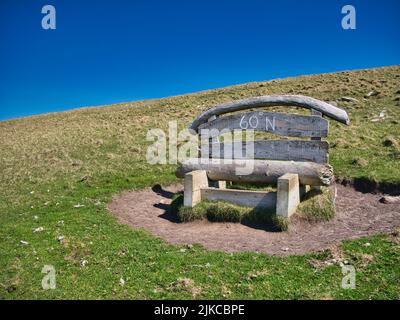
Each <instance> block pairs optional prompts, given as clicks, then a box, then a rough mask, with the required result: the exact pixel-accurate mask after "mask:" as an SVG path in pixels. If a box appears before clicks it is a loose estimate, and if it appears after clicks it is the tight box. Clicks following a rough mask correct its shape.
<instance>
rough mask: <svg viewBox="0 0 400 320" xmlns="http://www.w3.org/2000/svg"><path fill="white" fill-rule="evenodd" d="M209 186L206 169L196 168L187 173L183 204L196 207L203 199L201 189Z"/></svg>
mask: <svg viewBox="0 0 400 320" xmlns="http://www.w3.org/2000/svg"><path fill="white" fill-rule="evenodd" d="M207 187H208V178H207V173H206V171H205V170H196V171H192V172H189V173H187V174H185V182H184V192H183V205H184V206H188V207H194V206H195V205H196V204H197V203H199V202H200V201H201V189H202V188H207Z"/></svg>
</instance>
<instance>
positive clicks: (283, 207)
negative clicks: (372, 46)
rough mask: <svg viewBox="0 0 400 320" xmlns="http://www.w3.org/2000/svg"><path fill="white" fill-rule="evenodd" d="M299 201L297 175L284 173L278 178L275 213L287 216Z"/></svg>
mask: <svg viewBox="0 0 400 320" xmlns="http://www.w3.org/2000/svg"><path fill="white" fill-rule="evenodd" d="M299 203H300V190H299V176H298V175H297V174H293V173H286V174H284V175H283V176H281V177H279V178H278V190H277V202H276V214H277V215H279V216H283V217H286V218H289V217H290V216H291V215H292V214H293V213H295V212H296V209H297V206H298V205H299Z"/></svg>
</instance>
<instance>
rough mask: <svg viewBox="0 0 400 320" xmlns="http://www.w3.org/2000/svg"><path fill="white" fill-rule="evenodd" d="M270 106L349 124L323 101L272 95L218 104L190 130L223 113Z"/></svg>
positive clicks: (337, 109) (342, 112)
mask: <svg viewBox="0 0 400 320" xmlns="http://www.w3.org/2000/svg"><path fill="white" fill-rule="evenodd" d="M271 106H297V107H303V108H307V109H315V110H317V111H320V112H321V113H322V114H324V115H326V116H328V117H330V118H332V119H334V120H337V121H339V122H342V123H344V124H349V123H350V119H349V117H348V115H347V113H346V111H345V110H343V109H340V108H338V107H335V106H333V105H331V104H329V103H326V102H324V101H321V100H317V99H314V98H311V97H306V96H300V95H272V96H260V97H254V98H249V99H244V100H239V101H232V102H228V103H224V104H220V105H218V106H216V107H214V108H211V109H209V110H207V111H205V112H203V113H202V114H201V115H199V116H198V117H197V118H196V119H195V120H194V121H193V123H192V125H191V126H190V128H191V129H193V130H195V131H197V130H198V128H199V126H200V125H201V124H202V123H205V122H207V120H208V119H209V118H210V117H212V116H217V115H221V114H224V113H229V112H235V111H240V110H245V109H251V108H263V107H271Z"/></svg>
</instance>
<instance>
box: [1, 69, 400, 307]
mask: <svg viewBox="0 0 400 320" xmlns="http://www.w3.org/2000/svg"><path fill="white" fill-rule="evenodd" d="M399 83H400V68H399V67H397V66H396V67H387V68H379V69H370V70H360V71H354V72H340V73H334V74H324V75H315V76H304V77H296V78H287V79H278V80H273V81H267V82H258V83H249V84H244V85H239V86H233V87H227V88H222V89H217V90H209V91H204V92H200V93H195V94H191V95H185V96H177V97H171V98H166V99H160V100H148V101H141V102H134V103H123V104H117V105H112V106H105V107H101V108H86V109H79V110H72V111H68V112H63V113H52V114H46V115H40V116H35V117H29V118H22V119H15V120H9V121H3V122H0V141H1V144H0V270H1V272H0V298H2V299H55V298H63V299H76V298H78V299H88V298H93V299H101V298H109V299H124V298H131V299H138V298H142V299H154V298H171V299H182V298H198V299H204V298H225V299H232V298H248V299H264V298H266V299H314V298H322V299H399V298H400V296H399V292H400V290H399V283H400V281H399V280H400V279H399V278H400V276H399V275H400V263H399V262H400V261H399V260H400V259H399V243H398V241H397V240H396V239H398V237H395V236H390V235H377V236H372V237H367V238H363V239H359V240H352V241H345V242H344V243H343V244H342V245H341V246H339V249H337V250H340V252H341V255H340V256H341V258H343V259H346V260H348V261H350V262H351V263H353V264H354V266H355V267H356V270H357V286H356V289H355V290H345V289H342V288H341V287H340V284H341V279H342V273H341V268H340V266H339V265H338V264H332V265H326V266H325V264H324V262H325V261H326V259H328V258H327V257H328V256H330V255H332V252H325V253H314V254H309V255H304V256H290V257H285V258H281V257H272V256H267V255H264V254H257V253H240V254H228V253H223V252H213V251H207V250H205V249H203V248H202V247H200V246H191V247H187V246H172V245H168V244H166V243H164V242H163V241H162V240H160V239H158V238H155V237H153V236H151V235H150V234H149V233H147V232H145V231H143V230H137V229H131V228H129V227H127V226H124V225H121V224H119V223H118V222H117V221H116V220H115V218H114V217H113V216H111V215H110V213H109V212H108V210H107V207H106V205H107V203H108V202H109V201H110V199H111V197H112V195H113V194H114V193H117V192H121V191H123V190H127V189H140V188H143V187H146V186H151V185H154V184H156V183H160V184H163V185H166V184H169V183H172V182H176V181H177V179H176V178H175V176H174V170H175V167H176V166H175V165H165V166H153V165H150V164H148V163H147V162H146V157H145V155H146V149H147V146H148V145H149V142H147V141H146V133H147V130H148V129H150V128H161V129H164V130H165V129H166V128H167V126H168V121H170V120H178V125H179V128H184V127H186V126H187V125H188V124H189V123H190V121H191V120H192V119H193V118H194V117H195V116H196V115H197V114H199V113H200V112H202V111H204V110H206V109H208V108H210V107H211V106H213V105H215V104H217V103H221V102H225V101H229V100H232V99H240V98H246V97H251V96H256V95H265V94H274V93H276V94H277V93H279V94H303V95H309V96H313V97H315V98H319V99H322V100H326V101H335V100H336V99H338V98H340V97H342V96H350V97H353V98H356V99H357V100H358V101H359V102H358V103H348V102H338V105H339V106H341V107H343V108H345V109H346V110H347V111H348V113H349V115H350V119H351V121H352V123H351V125H350V126H343V125H341V124H338V123H335V121H330V134H329V136H328V141H329V142H330V144H331V152H330V163H331V164H332V165H333V167H334V170H335V173H336V175H338V176H342V177H348V178H366V179H371V180H375V181H378V182H383V183H395V184H398V183H399V182H400V162H399V158H398V157H399V150H398V145H399V141H400V137H399V132H400V130H399V123H400V115H399V112H398V108H399V100H398V97H399V96H400V91H399V87H400V86H399ZM372 90H377V91H379V92H380V93H379V94H378V95H377V96H373V97H369V98H364V96H365V95H366V93H368V92H369V91H372ZM274 110H276V111H280V110H282V111H288V109H287V108H286V109H281V108H275V109H274ZM382 110H385V117H384V118H380V119H379V121H371V120H374V119H375V118H376V117H378V116H379V114H380V112H381V111H382ZM289 111H296V112H302V111H300V110H299V109H295V108H294V109H291V110H289ZM161 114H162V118H160V115H161ZM361 158H362V159H364V160H366V162H364V165H360V162H359V161H355V160H356V159H361ZM361 164H362V162H361ZM138 201H140V199H138ZM38 227H43V231H41V232H34V230H35V229H36V228H38ZM21 241H26V242H27V243H28V244H24V243H25V242H24V243H21ZM367 243H368V244H369V245H368V246H366V244H367ZM365 255H368V256H372V257H373V258H371V257H370V258H369V259H367V260H366V259H365V258H363V257H365ZM315 261H319V264H321V265H323V267H319V264H315ZM45 264H51V265H53V266H54V267H55V269H56V275H57V288H56V289H55V290H43V289H42V287H41V280H42V277H43V276H44V274H42V273H41V270H42V268H43V266H44V265H45ZM316 265H318V267H315V266H316ZM121 279H123V280H124V284H123V285H121V283H123V282H121Z"/></svg>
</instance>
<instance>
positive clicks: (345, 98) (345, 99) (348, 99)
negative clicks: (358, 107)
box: [336, 97, 358, 103]
mask: <svg viewBox="0 0 400 320" xmlns="http://www.w3.org/2000/svg"><path fill="white" fill-rule="evenodd" d="M336 101H344V102H351V103H357V102H358V100H357V99H356V98H351V97H340V98H338V99H337V100H336Z"/></svg>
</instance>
